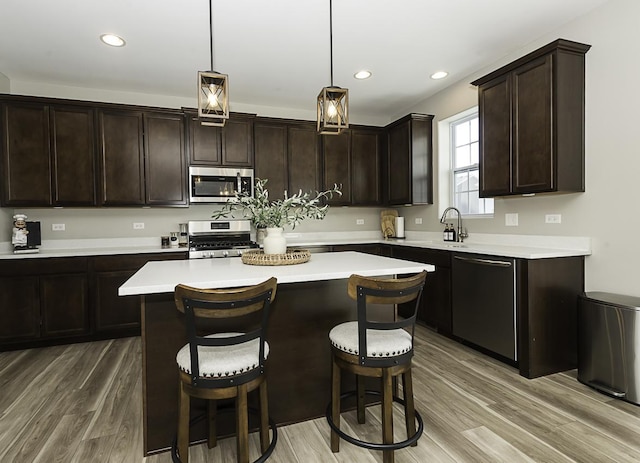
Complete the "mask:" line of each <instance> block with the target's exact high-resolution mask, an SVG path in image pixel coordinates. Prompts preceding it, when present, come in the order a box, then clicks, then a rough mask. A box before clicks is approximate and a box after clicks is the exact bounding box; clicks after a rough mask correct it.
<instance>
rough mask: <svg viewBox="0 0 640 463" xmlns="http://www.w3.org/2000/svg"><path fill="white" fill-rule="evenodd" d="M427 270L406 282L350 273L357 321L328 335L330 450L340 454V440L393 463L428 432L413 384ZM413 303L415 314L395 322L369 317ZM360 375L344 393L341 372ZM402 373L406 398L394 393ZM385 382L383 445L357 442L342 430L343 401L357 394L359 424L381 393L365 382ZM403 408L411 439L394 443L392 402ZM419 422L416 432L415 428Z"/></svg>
mask: <svg viewBox="0 0 640 463" xmlns="http://www.w3.org/2000/svg"><path fill="white" fill-rule="evenodd" d="M426 276H427V272H422V273H419V274H417V275H415V276H411V277H408V278H398V279H379V278H367V277H362V276H359V275H351V277H350V278H349V285H348V292H349V296H351V298H352V299H355V300H356V302H357V311H358V320H357V321H351V322H346V323H341V324H340V325H337V326H335V327H334V328H333V329H332V330H331V331H330V333H329V339H330V341H331V357H332V381H331V402H330V403H329V406H328V407H327V413H326V416H327V421H328V423H329V426H330V427H331V450H332V451H333V452H334V453H335V452H339V451H340V438H342V439H344V440H346V441H347V442H350V443H351V444H354V445H357V446H359V447H364V448H367V449H373V450H382V458H383V462H384V463H393V461H394V453H393V452H394V450H398V449H401V448H404V447H408V446H409V445H417V441H418V439H419V438H420V436H421V435H422V431H423V429H424V426H423V422H422V417H421V416H420V414H419V413H418V412H417V411H416V410H415V407H414V402H413V385H412V381H411V358H412V357H413V332H414V327H415V321H416V313H417V309H418V304H419V303H420V297H421V295H422V288H423V287H424V282H425V278H426ZM411 301H415V308H414V310H413V315H412V316H411V317H409V318H406V319H402V320H397V321H394V322H375V321H370V320H369V318H368V317H367V308H368V306H369V305H378V304H402V303H406V302H411ZM341 370H345V371H348V372H351V373H354V374H355V375H356V390H355V391H351V392H347V393H344V394H341V393H340V371H341ZM398 375H402V383H403V392H404V394H403V395H404V400H402V399H400V398H399V397H395V396H394V394H393V389H394V388H393V379H394V378H395V377H396V376H398ZM361 377H374V378H381V379H382V394H381V395H382V443H381V444H380V443H374V442H367V441H363V440H360V439H356V438H355V437H353V436H350V435H348V434H346V433H345V432H344V431H342V430H341V429H340V402H341V400H342V399H344V398H346V397H349V396H353V395H356V396H357V413H358V422H359V423H364V421H365V413H364V399H365V396H366V395H372V394H375V395H380V393H379V392H377V391H365V389H364V382H363V378H361ZM394 401H395V402H399V403H401V404H403V405H404V411H405V424H406V427H407V439H406V440H404V441H402V442H395V443H394V442H393V415H392V410H393V408H392V407H393V402H394ZM416 421H417V422H418V429H416Z"/></svg>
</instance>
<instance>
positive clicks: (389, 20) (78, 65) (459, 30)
mask: <svg viewBox="0 0 640 463" xmlns="http://www.w3.org/2000/svg"><path fill="white" fill-rule="evenodd" d="M212 1H213V16H214V26H213V28H214V59H215V68H216V70H217V71H219V72H223V73H226V74H228V75H229V82H230V95H231V103H232V105H231V110H232V111H233V110H234V107H233V103H234V102H235V103H242V104H243V105H259V106H272V107H280V108H293V109H296V110H307V109H308V110H310V111H315V99H316V96H317V94H318V92H319V91H320V89H321V88H322V87H323V86H326V85H329V83H330V68H329V63H330V60H329V0H272V1H264V0H212ZM606 1H607V0H481V1H480V0H438V1H436V0H396V1H389V0H333V47H334V84H335V85H338V86H341V87H346V88H348V89H349V97H350V102H351V105H350V109H351V114H352V116H354V117H357V115H358V114H360V115H365V114H367V113H371V112H377V111H379V110H380V108H384V113H385V114H388V115H393V114H397V113H399V112H402V111H403V110H405V109H407V108H409V107H410V106H411V105H413V104H414V103H415V102H416V101H418V100H421V99H424V98H426V97H428V96H430V95H432V94H434V93H436V92H437V91H439V90H441V89H442V88H444V87H446V86H447V85H450V84H451V83H453V82H455V81H457V80H459V79H461V78H464V77H466V76H468V75H469V74H471V73H472V72H474V71H476V70H478V69H480V68H482V67H484V66H486V65H489V64H491V63H493V62H495V61H496V60H498V59H500V58H501V57H503V56H505V55H507V54H509V53H510V52H513V51H514V50H518V49H519V48H521V47H523V46H524V45H526V44H527V43H529V42H531V41H532V40H534V39H536V38H538V37H540V36H542V35H544V34H546V33H549V32H551V31H553V30H554V29H556V28H557V27H559V26H560V25H562V24H564V23H566V22H568V21H570V20H572V19H573V18H576V17H578V16H581V15H583V14H585V13H586V12H588V11H590V10H591V9H593V8H595V7H596V6H598V5H600V4H603V3H606ZM208 14H209V3H208V0H110V1H107V0H56V1H52V0H2V1H1V2H0V73H3V74H5V75H6V76H7V77H8V78H9V79H10V81H24V82H47V83H50V84H56V85H65V86H72V87H89V88H96V89H110V90H116V91H126V92H136V93H149V94H155V95H168V96H173V97H184V98H190V97H192V96H193V101H194V102H193V105H194V106H195V104H196V102H195V99H196V97H195V95H196V73H197V71H198V70H209V68H210V52H209V17H208ZM105 32H112V33H116V34H119V35H121V36H122V37H124V38H125V40H126V41H127V45H126V46H125V47H124V48H111V47H108V46H105V45H103V44H102V43H101V42H100V41H99V40H98V37H99V35H100V34H102V33H105ZM566 38H571V37H566ZM360 69H368V70H370V71H372V72H373V77H371V78H370V79H368V80H364V81H357V80H355V79H354V78H353V74H354V73H355V72H357V71H358V70H360ZM437 70H446V71H448V72H449V77H448V78H446V79H443V80H441V81H434V80H431V79H430V78H429V76H430V75H431V74H432V73H433V72H434V71H437Z"/></svg>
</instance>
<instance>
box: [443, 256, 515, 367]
mask: <svg viewBox="0 0 640 463" xmlns="http://www.w3.org/2000/svg"><path fill="white" fill-rule="evenodd" d="M451 272H452V280H453V281H452V304H453V309H452V310H453V334H454V336H457V337H459V338H461V339H464V340H466V341H469V342H471V343H473V344H475V345H477V346H480V347H483V348H485V349H487V350H489V351H491V352H495V353H496V354H499V355H501V356H503V357H506V358H508V359H511V360H514V361H517V360H518V356H517V352H518V350H517V338H516V260H515V259H511V258H504V257H495V256H486V255H480V254H468V253H454V255H453V260H452V262H451Z"/></svg>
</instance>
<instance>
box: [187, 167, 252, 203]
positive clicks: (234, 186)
mask: <svg viewBox="0 0 640 463" xmlns="http://www.w3.org/2000/svg"><path fill="white" fill-rule="evenodd" d="M189 187H190V194H189V200H190V202H192V203H226V202H227V201H229V200H234V199H235V195H236V193H237V192H240V191H241V192H243V193H244V194H246V195H250V196H253V169H231V168H219V167H197V166H191V167H189Z"/></svg>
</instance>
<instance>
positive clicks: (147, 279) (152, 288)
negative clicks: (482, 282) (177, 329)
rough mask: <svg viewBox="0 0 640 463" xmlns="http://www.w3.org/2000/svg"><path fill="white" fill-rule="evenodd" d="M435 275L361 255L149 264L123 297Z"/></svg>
mask: <svg viewBox="0 0 640 463" xmlns="http://www.w3.org/2000/svg"><path fill="white" fill-rule="evenodd" d="M422 270H427V271H429V272H432V271H434V270H435V267H434V266H433V265H430V264H421V263H418V262H410V261H406V260H400V259H393V258H391V257H382V256H375V255H371V254H363V253H359V252H350V251H349V252H331V253H319V254H312V255H311V259H310V260H309V261H308V262H305V263H304V264H296V265H279V266H262V265H247V264H243V263H242V260H241V259H240V258H239V257H231V258H225V259H191V260H176V261H161V262H148V263H147V264H145V265H144V266H143V267H142V268H141V269H140V270H138V272H136V273H135V274H134V275H133V276H132V277H131V278H129V279H128V280H127V281H126V282H125V283H124V284H123V285H122V286H120V288H119V289H118V294H119V295H120V296H129V295H141V294H159V293H171V292H173V291H174V289H175V287H176V285H178V284H185V285H189V286H193V287H195V288H232V287H238V286H250V285H255V284H258V283H261V282H262V281H264V280H266V279H268V278H271V277H276V278H277V279H278V283H279V284H282V283H302V282H307V281H323V280H339V279H343V278H349V276H351V275H352V274H354V273H355V274H358V275H362V276H385V275H397V274H405V273H418V272H421V271H422Z"/></svg>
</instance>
